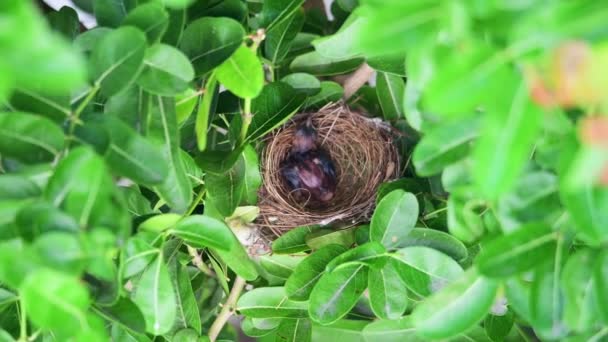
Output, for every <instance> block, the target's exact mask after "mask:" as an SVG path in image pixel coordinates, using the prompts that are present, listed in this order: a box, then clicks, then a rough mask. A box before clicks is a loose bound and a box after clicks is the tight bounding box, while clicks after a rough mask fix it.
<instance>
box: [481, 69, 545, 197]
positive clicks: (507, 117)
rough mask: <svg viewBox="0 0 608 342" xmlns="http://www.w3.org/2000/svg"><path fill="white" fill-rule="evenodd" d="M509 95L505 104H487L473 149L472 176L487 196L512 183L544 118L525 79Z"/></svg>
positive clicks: (502, 191)
mask: <svg viewBox="0 0 608 342" xmlns="http://www.w3.org/2000/svg"><path fill="white" fill-rule="evenodd" d="M509 95H510V96H511V97H508V99H509V100H510V101H509V104H508V107H504V108H503V107H498V108H493V107H490V108H488V113H487V114H486V116H485V117H486V120H487V121H486V123H485V125H484V128H483V134H482V135H481V136H480V138H479V140H478V141H477V144H476V148H475V153H474V156H475V168H474V170H473V175H474V179H475V182H476V184H477V187H478V188H479V189H480V190H481V192H482V193H483V194H484V195H485V196H486V197H487V198H489V199H496V198H497V197H498V196H499V195H501V194H504V193H505V192H506V191H508V190H510V189H511V187H512V186H513V185H514V184H515V181H516V180H517V178H518V177H519V175H520V173H521V171H522V169H523V168H524V166H525V164H526V162H527V161H528V159H529V158H530V155H531V153H532V150H533V149H534V142H535V141H536V138H537V135H538V132H539V129H540V124H541V122H542V118H543V113H542V111H541V110H540V108H538V107H536V106H535V105H534V104H533V103H532V102H531V100H530V99H529V98H528V89H527V87H526V85H525V82H524V81H521V82H520V83H519V84H518V85H517V90H516V91H514V92H513V93H511V94H509ZM507 108H508V111H506V109H507Z"/></svg>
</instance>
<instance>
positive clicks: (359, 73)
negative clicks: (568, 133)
mask: <svg viewBox="0 0 608 342" xmlns="http://www.w3.org/2000/svg"><path fill="white" fill-rule="evenodd" d="M373 73H374V69H372V68H371V67H370V66H369V65H367V63H363V64H362V65H361V66H360V67H359V69H357V70H356V71H355V72H354V73H353V74H352V75H350V76H349V77H348V78H347V79H346V81H344V99H345V100H348V99H349V98H350V97H351V96H353V94H354V93H356V92H357V90H359V88H361V87H362V86H363V85H364V84H365V83H366V82H367V81H368V80H369V78H370V77H371V76H372V74H373Z"/></svg>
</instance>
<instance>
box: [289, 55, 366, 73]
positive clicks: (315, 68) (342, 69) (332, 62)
mask: <svg viewBox="0 0 608 342" xmlns="http://www.w3.org/2000/svg"><path fill="white" fill-rule="evenodd" d="M361 63H363V59H362V58H351V59H334V58H328V57H325V56H322V55H321V54H320V53H319V52H316V51H314V52H309V53H306V54H303V55H300V56H298V57H296V58H295V59H294V60H293V61H292V62H291V64H290V65H289V67H290V68H291V70H292V71H293V72H305V73H309V74H312V75H315V76H332V75H340V74H345V73H348V72H350V71H353V70H355V69H357V67H358V66H359V65H361Z"/></svg>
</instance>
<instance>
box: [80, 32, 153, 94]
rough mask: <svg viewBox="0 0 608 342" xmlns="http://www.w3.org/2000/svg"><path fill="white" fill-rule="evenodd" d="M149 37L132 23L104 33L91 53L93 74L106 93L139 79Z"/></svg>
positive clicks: (118, 90)
mask: <svg viewBox="0 0 608 342" xmlns="http://www.w3.org/2000/svg"><path fill="white" fill-rule="evenodd" d="M145 49H146V37H145V36H144V34H143V32H141V31H140V30H138V29H136V28H134V27H131V26H128V27H122V28H119V29H116V30H114V31H112V32H110V33H108V34H107V35H105V36H104V37H103V39H102V40H101V41H100V42H99V45H97V46H96V47H95V48H94V49H93V52H92V54H91V61H90V63H91V76H92V77H93V79H94V80H95V83H97V84H100V85H101V91H102V93H103V94H104V95H106V96H111V95H114V94H116V93H118V92H120V91H121V90H123V89H125V88H127V87H128V86H129V85H130V84H131V83H133V82H134V81H135V79H136V78H137V76H138V75H139V73H140V72H141V70H142V67H143V61H144V53H145Z"/></svg>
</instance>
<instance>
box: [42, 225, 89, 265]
mask: <svg viewBox="0 0 608 342" xmlns="http://www.w3.org/2000/svg"><path fill="white" fill-rule="evenodd" d="M31 248H32V249H31V252H32V253H33V255H34V258H35V259H36V260H37V261H38V263H40V264H41V265H44V266H46V267H49V268H52V269H54V270H57V271H61V272H64V273H68V274H71V275H75V276H78V275H80V274H81V273H82V271H83V270H84V269H85V267H86V265H87V261H88V258H89V255H88V253H87V252H86V250H85V249H84V248H83V246H82V243H81V241H80V240H79V239H78V237H77V236H76V235H74V234H71V233H65V232H49V233H46V234H43V235H41V236H40V237H38V238H37V239H36V240H35V241H34V243H33V244H32V246H31Z"/></svg>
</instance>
